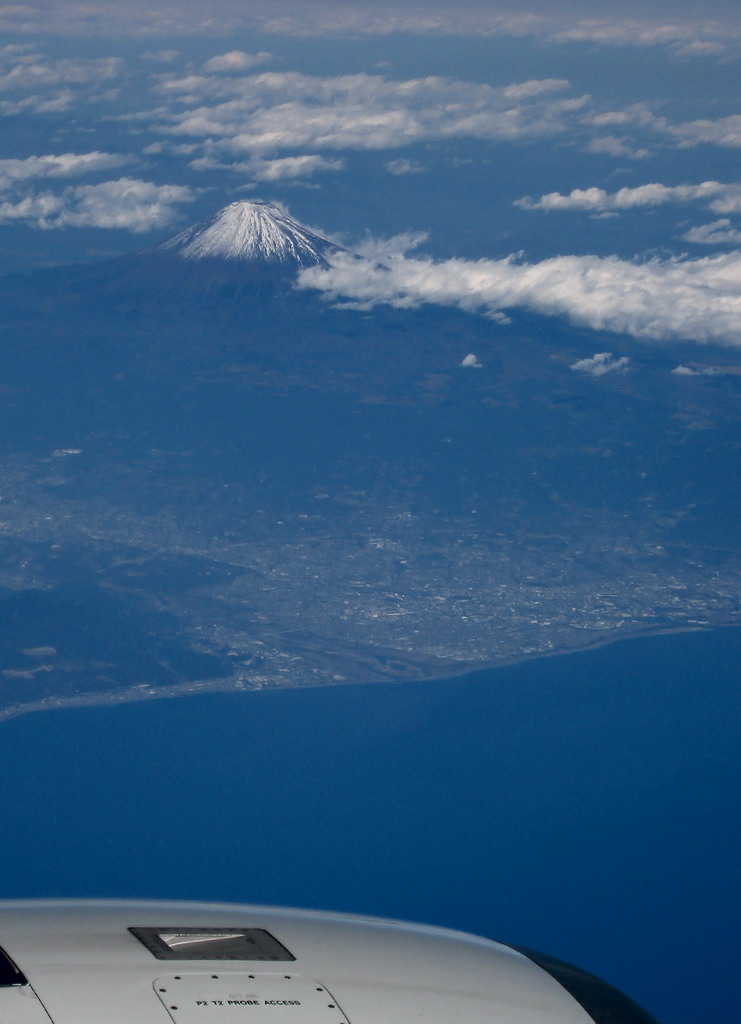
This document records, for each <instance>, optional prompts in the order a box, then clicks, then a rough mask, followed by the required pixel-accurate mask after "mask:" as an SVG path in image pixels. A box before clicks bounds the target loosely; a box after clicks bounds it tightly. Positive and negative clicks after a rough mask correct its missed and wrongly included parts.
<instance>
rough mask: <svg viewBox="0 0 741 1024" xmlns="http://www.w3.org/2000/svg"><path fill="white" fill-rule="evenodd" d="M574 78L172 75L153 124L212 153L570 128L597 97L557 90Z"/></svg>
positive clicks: (538, 134) (369, 145) (524, 134)
mask: <svg viewBox="0 0 741 1024" xmlns="http://www.w3.org/2000/svg"><path fill="white" fill-rule="evenodd" d="M568 87H569V83H568V82H566V81H563V80H560V79H558V80H556V79H547V80H544V81H543V82H540V83H537V82H527V83H524V84H523V86H519V85H516V86H508V87H506V88H493V87H492V86H490V85H486V84H478V83H473V82H462V81H458V80H455V79H449V78H440V77H428V78H418V79H411V80H408V81H392V80H389V79H386V78H384V77H382V76H380V75H368V74H357V75H339V76H336V77H333V78H319V77H315V76H311V75H304V74H300V73H298V72H264V73H262V74H259V75H251V76H246V77H236V78H235V77H228V78H224V77H220V76H219V77H214V76H204V75H189V76H187V77H185V78H176V77H172V76H165V77H163V78H162V79H161V80H160V82H159V84H158V86H157V89H158V91H159V92H160V94H161V95H162V96H163V97H164V98H165V99H166V101H168V102H169V103H170V104H171V109H170V110H169V111H167V112H166V113H164V114H163V116H162V120H161V123H160V124H159V125H158V126H157V125H156V126H154V128H155V130H157V129H158V128H159V130H160V131H163V132H166V133H169V134H174V135H185V136H191V137H194V138H201V139H203V140H204V142H205V146H206V148H207V150H208V149H209V148H210V149H211V151H212V153H213V152H215V151H217V150H218V151H221V152H226V153H231V154H232V155H234V156H239V155H240V154H242V153H245V152H248V153H260V152H262V153H267V152H276V151H279V150H281V149H289V148H290V149H297V148H301V149H304V148H306V149H309V148H311V149H386V148H396V147H402V146H408V145H413V144H415V143H420V142H427V141H431V140H448V139H450V140H458V139H463V138H472V139H487V140H490V141H509V140H516V139H536V138H545V137H550V136H554V135H557V134H559V133H561V132H564V131H565V130H566V128H567V127H568V126H569V125H570V124H571V123H572V121H573V119H574V118H575V116H576V114H577V112H578V111H580V110H581V109H582V108H583V107H584V105H585V104H586V103H587V102H588V98H587V97H584V96H581V97H574V96H568V95H555V93H565V92H566V90H567V89H568ZM520 89H522V90H523V94H522V95H518V90H520ZM183 105H185V106H186V108H187V109H185V110H183V109H182V106H183Z"/></svg>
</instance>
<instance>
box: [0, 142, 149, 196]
mask: <svg viewBox="0 0 741 1024" xmlns="http://www.w3.org/2000/svg"><path fill="white" fill-rule="evenodd" d="M130 160H131V157H127V156H121V155H119V154H115V153H100V152H98V151H97V150H96V151H93V152H92V153H61V154H59V155H58V156H57V155H54V154H52V153H48V154H46V155H44V156H29V157H26V159H25V160H17V159H8V160H0V189H7V188H9V187H11V186H12V185H15V184H17V183H19V182H22V181H29V180H32V179H38V178H76V177H78V176H81V175H83V174H89V173H92V172H94V171H102V170H110V169H111V168H113V167H121V166H122V165H123V164H126V163H129V162H130Z"/></svg>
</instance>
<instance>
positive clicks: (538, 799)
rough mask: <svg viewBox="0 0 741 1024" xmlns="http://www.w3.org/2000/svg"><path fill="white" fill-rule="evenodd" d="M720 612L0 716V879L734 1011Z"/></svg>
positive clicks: (739, 826) (698, 1016)
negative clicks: (519, 644)
mask: <svg viewBox="0 0 741 1024" xmlns="http://www.w3.org/2000/svg"><path fill="white" fill-rule="evenodd" d="M740 655H741V630H733V629H728V630H719V631H716V632H713V633H689V634H674V635H669V636H659V637H653V638H644V639H640V640H630V641H623V642H620V643H616V644H613V645H611V646H608V647H604V648H602V649H600V650H595V651H591V652H587V653H582V654H575V655H569V656H563V657H554V658H546V659H540V660H537V661H531V662H528V663H524V664H521V665H519V666H513V667H510V668H505V669H498V670H496V671H489V672H483V673H479V674H478V675H477V676H474V677H468V678H465V679H457V680H449V681H444V682H437V683H432V684H430V683H427V684H405V685H401V686H391V685H376V686H357V687H353V686H346V687H337V688H327V689H314V690H287V691H283V692H266V693H254V694H234V695H231V694H229V695H213V696H205V697H194V698H184V699H181V700H170V701H159V702H156V703H152V704H144V703H139V704H133V703H132V704H127V705H122V706H119V707H108V708H106V707H100V708H83V709H75V710H64V711H53V712H46V713H43V714H33V715H27V716H25V717H21V718H17V719H13V720H11V721H9V722H6V723H4V724H2V725H1V726H0V772H1V777H2V780H3V781H2V798H1V802H2V817H1V819H0V830H1V831H2V848H1V853H0V868H1V870H0V896H2V897H4V898H10V897H30V896H107V897H111V896H115V897H119V896H120V897H156V898H189V899H219V900H221V899H224V900H238V901H254V902H262V903H276V904H287V905H295V906H308V907H317V908H331V909H341V910H346V911H354V912H364V913H371V914H378V915H384V916H393V917H400V918H407V919H411V920H418V921H427V922H432V923H437V924H442V925H447V926H452V927H457V928H463V929H466V930H469V931H473V932H478V933H480V934H484V935H489V936H491V937H494V938H500V939H502V940H504V941H509V942H512V943H515V944H521V945H525V946H529V947H531V948H534V949H541V950H543V951H545V952H548V953H551V954H552V955H554V956H558V957H560V958H562V959H565V960H570V961H572V962H574V963H577V964H579V965H580V966H582V967H585V968H586V969H588V970H591V971H593V972H595V973H597V974H599V975H601V976H602V977H604V978H606V979H607V980H609V981H611V982H613V983H614V984H616V985H618V986H619V987H621V988H623V989H624V990H626V991H627V992H628V993H629V994H631V995H632V996H633V997H634V998H636V999H637V1000H638V1001H639V1002H642V1003H643V1004H644V1005H645V1006H646V1008H647V1009H649V1010H650V1011H651V1012H653V1013H654V1014H655V1015H656V1016H657V1017H658V1018H659V1020H660V1021H662V1022H663V1024H696V1022H698V1021H718V1022H720V1021H730V1020H733V1019H739V1008H740V1007H741V983H740V982H739V975H740V972H739V970H738V962H739V955H740V954H741V941H740V940H739V928H738V922H739V920H740V919H741V881H740V880H739V874H740V873H739V870H738V864H739V852H740V851H741V815H740V814H739V794H740V793H741V758H740V757H739V750H741V713H740V711H741V708H739V704H740V703H741V696H740V693H739V687H738V677H739V670H738V666H739V664H741V658H740Z"/></svg>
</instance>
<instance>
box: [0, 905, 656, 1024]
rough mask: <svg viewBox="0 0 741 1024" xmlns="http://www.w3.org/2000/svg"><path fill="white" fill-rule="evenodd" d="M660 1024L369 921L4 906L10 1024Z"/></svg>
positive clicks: (537, 968)
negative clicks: (590, 1023)
mask: <svg viewBox="0 0 741 1024" xmlns="http://www.w3.org/2000/svg"><path fill="white" fill-rule="evenodd" d="M168 1021H169V1022H170V1024H245V1022H249V1024H380V1022H383V1024H411V1022H412V1021H420V1022H426V1024H451V1022H458V1021H460V1022H465V1024H484V1022H486V1024H589V1022H590V1021H591V1022H597V1024H655V1022H654V1021H653V1018H652V1017H650V1016H649V1014H647V1013H646V1012H645V1011H644V1010H642V1009H641V1008H640V1007H639V1006H638V1005H637V1004H636V1003H634V1002H633V1001H632V1000H631V999H629V998H628V997H627V996H624V995H623V994H622V993H621V992H619V991H617V990H616V989H614V988H612V987H611V986H610V985H607V984H606V983H604V982H602V981H600V980H599V979H598V978H595V977H594V976H593V975H590V974H587V973H585V972H583V971H581V970H579V969H578V968H575V967H571V966H570V965H568V964H565V963H563V962H561V961H558V960H553V959H552V958H549V957H545V956H542V955H541V954H538V953H533V952H532V951H529V950H521V949H516V948H513V947H511V946H507V945H504V944H502V943H499V942H494V941H491V940H489V939H484V938H480V937H477V936H473V935H467V934H464V933H463V932H456V931H448V930H446V929H442V928H435V927H429V926H423V925H412V924H405V923H402V922H398V921H386V920H378V919H374V918H367V917H357V916H351V915H343V914H334V913H317V912H312V911H299V910H284V909H276V908H269V907H256V906H243V905H233V904H217V903H214V904H210V903H166V902H154V903H152V902H129V901H125V902H124V901H90V900H88V901H41V900H39V901H7V902H0V1024H50V1022H51V1024H167V1022H168Z"/></svg>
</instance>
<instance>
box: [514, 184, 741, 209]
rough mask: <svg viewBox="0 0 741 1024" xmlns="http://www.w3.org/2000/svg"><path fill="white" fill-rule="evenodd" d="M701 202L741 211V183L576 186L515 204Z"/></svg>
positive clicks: (592, 205) (611, 206)
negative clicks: (607, 187) (614, 187)
mask: <svg viewBox="0 0 741 1024" xmlns="http://www.w3.org/2000/svg"><path fill="white" fill-rule="evenodd" d="M692 202H702V203H704V204H705V205H706V206H707V207H708V208H709V209H711V210H713V211H714V212H715V213H741V185H739V184H730V185H724V184H722V183H721V182H719V181H703V182H702V183H701V184H699V185H661V184H659V183H658V182H652V183H651V184H648V185H639V186H637V187H636V188H621V189H619V190H618V191H617V192H606V191H605V190H604V189H601V188H584V189H581V188H575V189H573V190H572V191H571V192H569V194H568V195H561V193H559V192H549V193H548V194H547V195H543V196H541V197H540V199H531V198H530V197H529V196H525V197H524V198H523V199H518V200H517V201H516V202H515V204H514V205H515V206H520V207H522V208H523V209H525V210H545V211H546V212H548V211H551V210H586V211H588V212H590V213H602V212H605V211H612V210H615V211H620V210H633V209H639V208H645V207H651V206H662V205H663V204H665V203H692Z"/></svg>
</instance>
